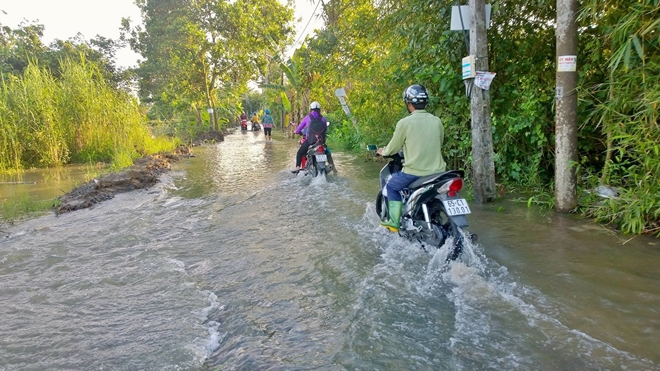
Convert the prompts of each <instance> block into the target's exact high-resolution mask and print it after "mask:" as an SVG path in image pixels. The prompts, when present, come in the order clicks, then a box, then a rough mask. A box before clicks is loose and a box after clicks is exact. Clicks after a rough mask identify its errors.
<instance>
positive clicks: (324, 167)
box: [300, 139, 332, 178]
mask: <svg viewBox="0 0 660 371" xmlns="http://www.w3.org/2000/svg"><path fill="white" fill-rule="evenodd" d="M303 140H304V139H303ZM303 140H301V144H302V141H303ZM300 169H302V170H303V171H304V172H305V175H308V174H309V175H311V176H312V178H314V177H316V176H319V175H321V174H328V172H330V171H332V165H330V164H329V163H328V149H327V147H326V146H325V144H318V143H317V144H313V145H311V146H309V149H308V150H307V153H306V154H305V156H304V157H303V159H302V163H301V164H300Z"/></svg>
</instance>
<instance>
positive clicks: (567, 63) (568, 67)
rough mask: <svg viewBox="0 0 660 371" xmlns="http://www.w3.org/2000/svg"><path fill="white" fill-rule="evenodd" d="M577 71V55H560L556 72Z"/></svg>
mask: <svg viewBox="0 0 660 371" xmlns="http://www.w3.org/2000/svg"><path fill="white" fill-rule="evenodd" d="M576 70H577V55H560V56H559V57H558V58H557V72H575V71H576Z"/></svg>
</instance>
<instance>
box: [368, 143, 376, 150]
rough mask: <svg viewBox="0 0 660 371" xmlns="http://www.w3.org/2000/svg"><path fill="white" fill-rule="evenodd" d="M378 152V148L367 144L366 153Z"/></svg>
mask: <svg viewBox="0 0 660 371" xmlns="http://www.w3.org/2000/svg"><path fill="white" fill-rule="evenodd" d="M376 150H378V146H377V145H375V144H367V151H372V152H373V151H376Z"/></svg>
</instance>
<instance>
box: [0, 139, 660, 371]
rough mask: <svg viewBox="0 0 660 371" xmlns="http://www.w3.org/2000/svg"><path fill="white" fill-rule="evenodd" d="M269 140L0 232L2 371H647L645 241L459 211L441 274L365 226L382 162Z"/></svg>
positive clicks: (655, 256) (654, 254)
mask: <svg viewBox="0 0 660 371" xmlns="http://www.w3.org/2000/svg"><path fill="white" fill-rule="evenodd" d="M274 134H275V135H274V140H273V141H271V142H266V141H264V140H263V134H262V133H261V132H259V133H252V132H249V133H245V134H241V133H236V134H234V135H229V136H227V138H226V141H225V142H222V143H219V144H217V145H213V146H206V147H202V148H196V149H195V150H194V154H195V155H196V157H195V158H191V159H186V160H183V161H181V162H179V163H177V164H176V165H175V167H174V169H173V171H172V172H169V173H167V174H165V175H164V176H163V177H162V181H161V183H159V184H158V185H157V186H155V187H153V188H151V189H149V190H141V191H135V192H130V193H125V194H120V195H118V196H117V197H115V199H113V200H111V201H108V202H104V203H101V204H99V205H96V206H95V207H94V208H92V209H87V210H80V211H75V212H72V213H68V214H64V215H61V216H59V217H55V216H54V215H46V216H42V217H38V218H36V219H32V220H28V221H25V222H21V223H18V224H17V225H14V226H3V227H2V228H0V229H3V232H2V238H1V239H0V280H1V281H0V316H1V318H2V321H0V370H2V371H9V370H283V371H284V370H337V371H339V370H355V371H357V370H380V371H386V370H434V371H436V370H466V371H467V370H544V371H545V370H660V347H659V346H658V341H659V340H660V336H659V334H660V270H658V268H657V267H658V263H660V246H659V245H658V240H656V239H652V238H646V237H637V238H634V239H632V240H630V241H626V238H625V237H622V236H619V235H616V234H614V233H612V232H610V231H608V230H606V229H604V228H601V227H599V226H597V225H595V224H593V223H591V222H589V221H584V220H576V219H574V218H572V217H570V216H566V215H557V214H555V213H553V212H539V211H534V210H531V209H527V208H525V207H524V205H520V204H517V203H515V202H509V201H500V202H498V203H495V204H488V205H476V204H472V203H471V204H470V206H471V208H472V212H473V213H472V214H471V215H470V216H469V218H468V219H469V221H470V222H471V228H470V231H471V232H475V233H477V234H478V235H479V240H478V242H477V243H476V244H474V245H471V246H468V248H467V249H466V254H465V255H464V256H463V258H462V260H461V261H458V262H454V263H451V264H449V265H447V264H445V263H444V258H443V257H444V256H445V254H446V251H445V250H444V249H443V248H440V249H431V251H428V252H425V251H423V250H422V249H420V247H419V246H417V245H415V244H411V243H408V242H406V241H403V240H401V239H400V238H398V237H397V236H396V235H394V234H391V233H389V232H387V231H386V230H384V229H382V228H379V227H378V218H377V216H376V215H375V212H374V207H373V204H372V202H373V200H374V198H375V194H376V192H377V187H378V185H377V183H378V180H377V174H378V170H379V167H380V165H378V164H376V163H370V162H365V161H364V160H362V159H360V158H359V157H353V156H351V155H347V154H343V153H340V152H336V153H335V154H334V156H335V162H336V163H337V166H338V169H339V174H338V175H337V176H333V175H332V174H331V175H329V176H328V177H327V179H325V178H317V179H314V180H313V181H312V180H311V179H309V178H306V177H304V176H301V175H299V176H295V175H293V174H291V173H290V172H289V170H290V169H291V168H292V167H293V158H294V154H295V151H296V147H295V142H294V141H293V140H287V139H284V138H282V137H281V136H280V135H279V132H276V133H274ZM628 238H629V237H628ZM624 242H625V243H624Z"/></svg>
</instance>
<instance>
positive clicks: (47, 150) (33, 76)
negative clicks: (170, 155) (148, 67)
mask: <svg viewBox="0 0 660 371" xmlns="http://www.w3.org/2000/svg"><path fill="white" fill-rule="evenodd" d="M60 64H61V75H60V77H59V78H58V79H56V78H54V77H53V75H52V74H51V73H50V72H49V71H48V70H47V69H45V68H43V67H40V66H38V65H37V64H36V63H31V64H30V65H29V66H28V68H27V69H26V70H25V73H24V74H23V76H20V77H16V76H7V75H5V76H2V80H1V81H0V171H6V170H10V169H16V170H20V169H23V168H29V167H51V166H58V165H62V164H65V163H69V162H82V163H84V162H107V163H111V164H112V166H113V167H115V168H120V167H125V166H128V165H131V163H132V161H133V160H134V159H135V158H137V157H140V156H142V155H145V154H149V153H155V152H159V151H169V150H172V149H173V148H174V147H175V145H176V143H175V142H174V141H172V140H168V139H156V138H152V135H151V133H150V132H149V128H148V126H147V118H146V116H144V115H143V114H142V113H141V111H140V108H139V104H138V102H137V100H136V99H135V98H134V97H133V96H131V95H130V94H128V93H127V92H124V91H120V90H117V89H115V88H113V87H112V86H111V85H110V84H108V83H107V82H106V81H105V80H104V78H103V75H102V74H101V71H100V70H99V68H98V67H97V65H96V64H94V63H90V62H87V61H85V60H84V59H81V60H79V61H74V60H63V61H61V62H60Z"/></svg>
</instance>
